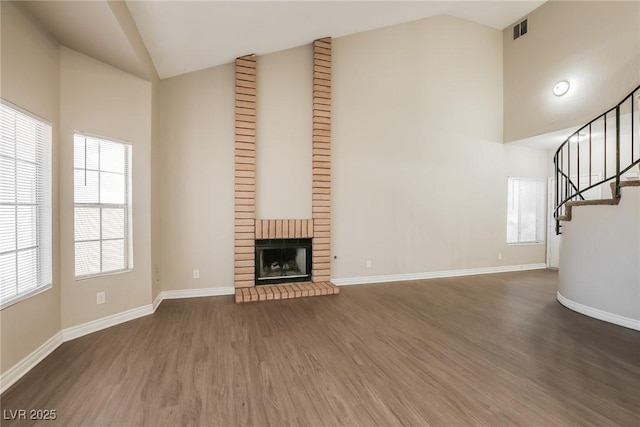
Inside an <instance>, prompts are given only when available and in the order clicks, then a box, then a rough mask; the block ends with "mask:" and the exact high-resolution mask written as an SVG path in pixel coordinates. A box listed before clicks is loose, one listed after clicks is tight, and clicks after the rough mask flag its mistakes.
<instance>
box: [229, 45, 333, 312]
mask: <svg viewBox="0 0 640 427" xmlns="http://www.w3.org/2000/svg"><path fill="white" fill-rule="evenodd" d="M235 70H236V76H235V77H236V82H235V87H236V90H235V107H236V108H235V192H234V194H235V204H234V206H235V208H234V209H235V210H234V212H235V216H234V217H235V223H234V227H235V229H234V233H235V236H234V237H235V248H234V285H235V288H236V302H245V301H257V300H263V299H264V300H266V299H279V298H275V297H274V296H275V295H277V296H278V297H282V298H287V297H291V298H294V297H299V296H312V295H327V294H333V293H338V288H337V287H335V286H334V285H333V284H331V283H330V282H329V280H330V278H331V38H323V39H319V40H316V41H314V42H313V89H312V90H313V122H312V123H313V133H312V141H311V143H312V155H313V160H312V165H313V166H312V167H313V173H312V176H313V179H312V209H311V211H312V218H300V219H288V218H287V219H277V218H273V219H272V218H256V209H255V205H256V203H255V201H256V193H255V191H256V172H255V171H256V169H255V165H256V158H255V153H256V143H257V142H256V72H257V67H256V57H255V55H247V56H243V57H240V58H237V59H236V63H235ZM263 239H275V240H277V239H311V259H312V262H311V280H310V282H307V283H297V284H294V283H291V284H287V283H285V284H282V285H270V286H256V240H261V241H262V240H263ZM290 295H291V296H290ZM269 296H271V297H272V298H268V297H269Z"/></svg>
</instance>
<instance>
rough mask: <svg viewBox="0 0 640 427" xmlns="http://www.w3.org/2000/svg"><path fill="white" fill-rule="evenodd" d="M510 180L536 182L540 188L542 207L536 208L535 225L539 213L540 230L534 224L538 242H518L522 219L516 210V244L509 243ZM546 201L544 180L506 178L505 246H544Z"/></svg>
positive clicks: (516, 177)
mask: <svg viewBox="0 0 640 427" xmlns="http://www.w3.org/2000/svg"><path fill="white" fill-rule="evenodd" d="M511 180H518V181H529V182H536V183H538V184H539V185H540V186H541V187H540V189H539V191H540V193H541V194H542V206H536V211H537V212H536V223H537V220H538V218H537V215H538V214H539V213H540V214H541V215H542V216H541V218H542V224H541V230H540V231H539V230H538V228H537V224H536V236H538V235H540V240H537V239H536V240H529V241H520V229H521V225H522V221H521V219H520V218H521V217H522V213H521V212H520V209H519V208H518V241H517V242H509V210H510V208H509V183H510V181H511ZM547 203H548V200H547V194H546V181H545V179H544V178H524V177H518V176H508V177H507V218H506V223H507V224H506V225H507V227H506V236H505V237H506V238H505V241H506V244H507V246H525V245H544V244H546V224H547V217H546V212H547V211H546V206H547Z"/></svg>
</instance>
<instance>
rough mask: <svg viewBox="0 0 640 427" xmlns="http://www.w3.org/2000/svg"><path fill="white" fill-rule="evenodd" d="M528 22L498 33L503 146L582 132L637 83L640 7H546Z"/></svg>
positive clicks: (564, 4) (632, 3)
mask: <svg viewBox="0 0 640 427" xmlns="http://www.w3.org/2000/svg"><path fill="white" fill-rule="evenodd" d="M528 22H529V31H528V33H527V34H526V35H525V36H523V37H520V38H518V39H516V40H513V37H512V29H511V27H507V28H506V29H505V30H504V31H503V40H504V133H505V135H504V136H505V141H514V140H518V139H522V138H526V137H531V136H534V135H539V134H544V133H547V132H552V131H555V130H558V129H565V128H569V127H572V126H580V125H583V124H585V123H587V122H588V121H589V120H591V119H593V118H594V117H596V116H597V115H599V114H601V113H603V112H604V111H605V110H607V109H609V108H611V107H613V106H614V105H615V104H616V103H618V102H619V101H620V100H622V98H623V97H624V96H625V95H627V94H628V93H629V92H630V91H631V90H632V89H634V88H635V87H636V86H637V85H638V84H639V83H640V2H637V1H629V2H609V1H607V2H587V1H577V2H574V1H549V2H547V3H545V4H543V5H542V6H540V7H539V8H538V9H536V10H534V11H533V12H531V13H530V14H529V15H528ZM565 79H567V80H569V81H570V83H571V89H570V91H569V92H568V93H567V94H566V95H565V96H563V97H556V96H554V95H553V93H552V91H551V89H552V88H553V86H554V85H555V83H557V82H558V81H560V80H565Z"/></svg>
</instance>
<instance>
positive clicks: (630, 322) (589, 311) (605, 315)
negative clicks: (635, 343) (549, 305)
mask: <svg viewBox="0 0 640 427" xmlns="http://www.w3.org/2000/svg"><path fill="white" fill-rule="evenodd" d="M556 298H557V299H558V302H559V303H560V304H562V305H564V306H565V307H567V308H568V309H570V310H573V311H575V312H577V313H580V314H584V315H585V316H589V317H593V318H594V319H598V320H603V321H605V322H609V323H613V324H614V325H618V326H624V327H625V328H629V329H634V330H636V331H640V320H636V319H631V318H629V317H625V316H620V315H619V314H613V313H609V312H608V311H603V310H599V309H597V308H593V307H589V306H587V305H584V304H580V303H578V302H575V301H572V300H570V299H569V298H566V297H564V296H563V295H562V294H561V293H560V291H558V293H557V294H556Z"/></svg>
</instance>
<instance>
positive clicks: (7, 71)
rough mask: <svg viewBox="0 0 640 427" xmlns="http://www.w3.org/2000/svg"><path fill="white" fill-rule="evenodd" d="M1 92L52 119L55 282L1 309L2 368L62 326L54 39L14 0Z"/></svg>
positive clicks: (5, 28) (7, 19) (8, 8)
mask: <svg viewBox="0 0 640 427" xmlns="http://www.w3.org/2000/svg"><path fill="white" fill-rule="evenodd" d="M0 5H1V8H2V9H1V15H2V22H1V29H2V34H1V37H2V48H1V52H2V54H1V56H2V63H1V64H2V68H1V70H2V71H1V73H2V77H1V81H0V91H1V92H0V96H1V97H2V98H3V99H5V100H7V101H10V102H12V103H13V104H15V105H18V106H20V107H21V108H23V109H25V110H27V111H30V112H32V113H33V114H36V115H38V116H40V117H42V118H43V119H45V120H47V121H49V122H51V123H52V124H53V149H52V166H53V167H52V177H53V186H52V188H53V192H52V199H53V206H52V212H53V221H52V224H53V245H52V247H53V287H52V288H51V289H49V290H47V291H45V292H43V293H41V294H38V295H36V296H34V297H31V298H29V299H26V300H24V301H21V302H19V303H17V304H14V305H12V306H10V307H8V308H5V309H4V310H2V311H0V336H1V337H0V373H4V372H5V371H6V370H7V369H9V368H11V367H12V366H13V365H15V364H16V363H17V362H18V361H20V360H21V359H22V358H24V357H25V356H27V355H28V354H29V353H31V352H32V351H34V350H35V349H36V348H38V347H39V346H40V345H41V344H43V343H44V342H45V341H47V340H48V339H49V338H51V337H52V336H53V335H54V334H56V333H57V332H58V331H60V325H61V320H60V269H59V265H60V262H59V251H58V250H57V249H58V245H59V242H60V233H59V227H58V224H59V215H58V167H57V165H58V162H57V159H58V151H59V144H58V137H57V128H58V124H59V118H58V116H59V97H60V94H59V87H58V79H59V52H58V50H59V49H58V44H57V43H56V42H55V41H54V40H52V39H51V38H50V37H49V36H48V35H47V34H45V33H43V32H42V31H41V30H40V29H39V28H38V27H37V26H35V25H34V24H33V23H32V22H31V21H30V20H29V19H28V18H27V17H26V16H25V15H24V14H23V13H22V11H21V9H20V8H19V7H17V6H16V5H15V4H13V3H9V2H5V1H3V2H1V3H0Z"/></svg>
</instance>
